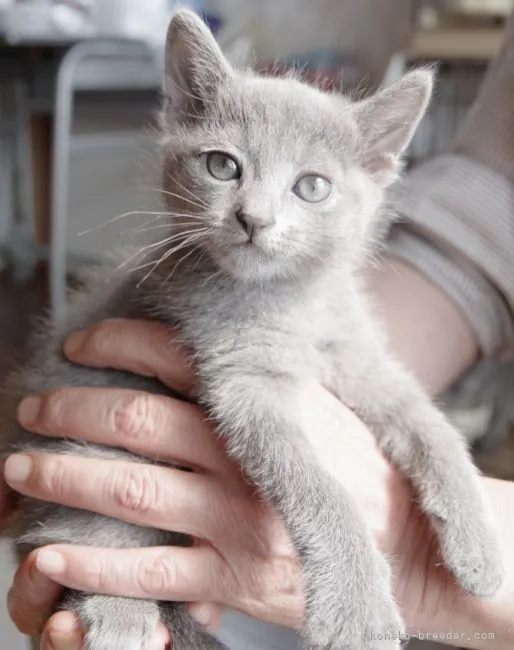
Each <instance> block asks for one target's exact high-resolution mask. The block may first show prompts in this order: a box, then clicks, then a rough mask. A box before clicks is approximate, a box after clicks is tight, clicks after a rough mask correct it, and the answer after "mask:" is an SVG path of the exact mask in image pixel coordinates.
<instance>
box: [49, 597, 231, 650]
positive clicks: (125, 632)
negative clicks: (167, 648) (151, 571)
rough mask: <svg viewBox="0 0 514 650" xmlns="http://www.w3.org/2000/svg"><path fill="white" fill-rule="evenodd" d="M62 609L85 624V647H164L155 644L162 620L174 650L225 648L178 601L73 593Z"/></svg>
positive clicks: (114, 649)
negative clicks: (158, 601) (76, 616)
mask: <svg viewBox="0 0 514 650" xmlns="http://www.w3.org/2000/svg"><path fill="white" fill-rule="evenodd" d="M62 608H63V609H66V610H68V611H72V612H75V613H76V614H77V615H78V616H79V618H80V620H81V621H82V623H83V624H84V627H85V629H86V634H85V638H84V650H163V649H162V647H157V646H155V644H154V645H152V639H153V637H154V635H155V632H156V630H157V625H158V623H159V620H162V622H163V623H164V624H165V625H167V626H168V628H169V630H170V632H171V636H172V639H173V650H226V648H225V646H224V645H223V644H222V643H221V642H220V641H218V640H217V639H215V638H214V637H213V636H211V635H210V634H209V633H208V632H207V631H206V630H205V629H204V628H203V627H202V626H201V625H200V624H199V623H197V622H196V621H195V620H194V619H193V618H192V616H190V614H189V612H188V611H187V609H186V607H185V605H181V604H178V603H161V604H159V603H157V602H156V601H153V600H139V599H133V598H116V597H112V596H101V595H89V594H79V593H77V592H72V593H70V594H69V595H68V596H67V597H65V599H64V600H63V603H62Z"/></svg>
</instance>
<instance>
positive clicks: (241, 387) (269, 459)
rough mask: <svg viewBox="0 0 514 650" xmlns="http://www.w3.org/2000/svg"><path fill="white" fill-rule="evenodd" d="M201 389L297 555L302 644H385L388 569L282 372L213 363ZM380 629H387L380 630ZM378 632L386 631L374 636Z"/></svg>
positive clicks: (390, 608) (351, 648)
mask: <svg viewBox="0 0 514 650" xmlns="http://www.w3.org/2000/svg"><path fill="white" fill-rule="evenodd" d="M211 376H212V377H215V379H212V380H210V381H207V382H205V381H204V390H203V391H202V394H203V396H204V397H207V405H208V406H209V407H210V409H209V410H210V412H211V414H212V415H213V416H214V418H215V419H216V421H217V422H218V423H219V427H220V433H221V435H223V436H224V438H225V439H226V442H227V448H228V451H229V453H230V454H231V455H232V457H234V458H235V459H236V460H237V461H238V462H239V463H240V465H241V466H242V468H243V470H244V471H245V473H246V474H247V475H248V476H249V477H250V479H251V480H252V481H253V482H254V483H255V485H257V487H258V488H259V489H260V491H261V493H262V494H263V496H264V497H265V498H266V499H268V500H269V501H271V502H272V503H274V504H275V505H276V507H277V509H278V510H279V512H280V513H281V515H282V516H283V518H284V520H285V523H286V525H287V528H288V530H289V532H290V534H291V538H292V541H293V544H294V546H295V549H296V551H297V552H298V555H299V557H300V560H301V563H302V568H303V572H304V577H305V589H306V596H307V611H306V620H305V627H304V636H305V639H306V641H307V643H308V647H309V648H311V649H313V650H314V649H316V650H318V649H319V650H321V649H322V648H323V649H327V650H328V649H330V650H392V649H396V648H399V647H400V643H399V641H398V637H399V634H400V633H401V632H402V630H403V625H402V621H401V618H400V615H399V613H398V610H397V608H396V605H395V603H394V601H393V598H392V596H391V580H390V569H389V566H388V564H387V562H386V561H385V559H384V558H383V557H382V555H381V554H380V553H379V552H378V550H377V549H376V548H375V546H374V545H373V543H372V541H371V538H370V535H369V534H368V531H367V530H366V527H365V525H364V523H363V522H362V520H361V518H360V516H359V514H358V512H357V511H356V507H355V505H354V503H353V500H352V499H351V497H350V496H349V495H348V494H347V493H346V491H345V490H344V489H343V488H342V486H341V485H340V484H339V483H338V482H337V481H336V480H335V479H333V478H332V477H331V476H330V475H329V474H328V473H327V472H325V471H323V469H322V468H321V467H320V466H319V465H318V463H317V461H316V459H315V457H314V452H313V451H312V449H311V448H310V445H309V443H308V442H307V440H306V438H305V437H304V435H303V433H302V422H301V421H299V417H298V413H299V412H301V408H300V406H301V402H300V400H302V399H305V398H304V396H303V394H302V393H301V392H300V391H299V390H297V388H296V387H295V386H294V385H292V380H283V379H275V378H271V377H266V376H263V375H262V374H259V375H258V376H248V375H245V373H244V371H242V370H239V369H238V370H237V372H234V371H232V372H230V373H224V372H223V369H221V370H220V369H216V371H215V372H213V373H212V375H211ZM385 635H387V636H386V637H385ZM384 637H385V638H387V640H383V639H384Z"/></svg>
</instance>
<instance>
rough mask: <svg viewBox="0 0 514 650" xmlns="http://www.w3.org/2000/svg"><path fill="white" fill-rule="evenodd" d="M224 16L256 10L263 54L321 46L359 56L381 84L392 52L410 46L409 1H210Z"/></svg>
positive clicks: (367, 69) (273, 55) (211, 6)
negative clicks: (260, 29)
mask: <svg viewBox="0 0 514 650" xmlns="http://www.w3.org/2000/svg"><path fill="white" fill-rule="evenodd" d="M207 5H208V7H209V8H210V9H212V10H214V11H219V13H220V14H222V15H224V16H230V15H231V14H232V13H233V14H234V15H237V13H240V12H241V11H249V10H250V11H254V12H255V13H256V14H258V16H259V21H260V22H261V24H262V32H261V41H262V42H261V47H260V49H261V51H260V52H259V53H260V54H262V53H264V54H266V55H268V56H270V57H275V56H277V55H279V54H283V53H295V52H299V51H300V52H302V51H303V52H305V51H308V50H314V49H317V48H320V47H323V48H334V49H335V50H337V51H341V52H343V53H355V54H357V55H358V56H359V57H360V58H361V60H362V62H363V64H364V69H365V70H366V71H367V72H369V74H370V75H371V78H372V79H374V80H379V79H380V77H381V75H382V73H383V71H384V69H385V66H386V65H387V62H388V60H389V58H390V56H391V54H392V53H393V52H395V51H397V50H398V49H402V48H404V47H405V45H406V44H407V43H408V37H409V31H410V15H411V5H412V2H411V0H280V1H278V2H277V0H259V2H256V1H255V0H208V2H207Z"/></svg>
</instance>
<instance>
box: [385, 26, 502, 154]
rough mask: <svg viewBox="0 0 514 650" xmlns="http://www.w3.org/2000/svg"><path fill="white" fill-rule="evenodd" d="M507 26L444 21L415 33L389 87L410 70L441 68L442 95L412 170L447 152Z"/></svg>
mask: <svg viewBox="0 0 514 650" xmlns="http://www.w3.org/2000/svg"><path fill="white" fill-rule="evenodd" d="M503 36H504V27H503V25H502V24H501V23H498V24H496V25H491V24H485V25H483V26H480V25H477V24H476V23H474V22H471V23H463V24H460V23H458V22H456V23H453V22H451V21H448V22H443V23H441V24H440V25H439V26H437V27H433V28H430V29H428V28H427V29H420V28H415V29H414V31H413V34H412V37H411V43H410V47H409V49H408V50H406V51H402V52H398V53H396V54H395V55H394V56H393V57H392V59H391V61H390V63H389V66H388V69H387V73H386V77H385V81H384V83H385V84H386V85H388V84H391V83H393V82H394V81H395V80H396V79H398V78H399V77H400V76H401V75H403V74H404V73H405V72H406V71H407V69H408V68H410V67H413V66H416V65H424V64H429V65H430V64H434V63H435V64H436V65H437V91H436V93H435V96H434V98H433V101H432V103H431V106H430V107H429V110H428V112H427V114H426V116H425V118H424V120H423V122H422V124H421V125H420V127H419V129H418V131H417V132H416V134H415V136H414V139H413V141H412V144H411V146H410V149H409V152H408V162H409V165H410V166H413V165H417V164H419V163H420V162H422V161H423V160H425V159H427V158H431V157H433V156H435V155H438V154H441V153H445V152H446V151H448V149H449V147H450V144H451V141H452V140H453V138H454V136H455V134H456V131H457V129H458V125H459V124H460V122H461V120H462V119H463V117H464V115H465V114H466V112H467V110H468V108H469V107H470V105H471V104H472V102H473V100H474V99H475V96H476V93H477V91H478V88H479V86H480V83H481V80H482V77H483V74H484V71H485V69H486V67H487V64H488V62H489V60H490V59H491V58H492V57H494V56H495V54H496V53H497V52H498V50H499V49H500V47H501V44H502V41H503Z"/></svg>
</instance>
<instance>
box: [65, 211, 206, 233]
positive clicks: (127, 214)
mask: <svg viewBox="0 0 514 650" xmlns="http://www.w3.org/2000/svg"><path fill="white" fill-rule="evenodd" d="M133 215H141V216H145V215H147V216H148V215H156V216H158V217H161V218H162V217H169V216H173V215H176V216H179V217H189V216H193V213H191V214H189V213H181V212H160V211H150V210H132V211H131V212H124V213H123V214H118V215H117V216H116V217H112V219H108V220H107V221H104V222H103V223H99V224H97V225H96V226H93V227H92V228H89V229H88V230H83V231H82V232H79V233H77V236H78V237H81V236H82V235H89V234H90V233H92V232H94V231H95V230H98V229H99V228H104V227H105V226H109V225H110V224H112V223H115V222H116V221H120V219H126V218H127V217H131V216H133ZM194 216H196V215H194Z"/></svg>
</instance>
